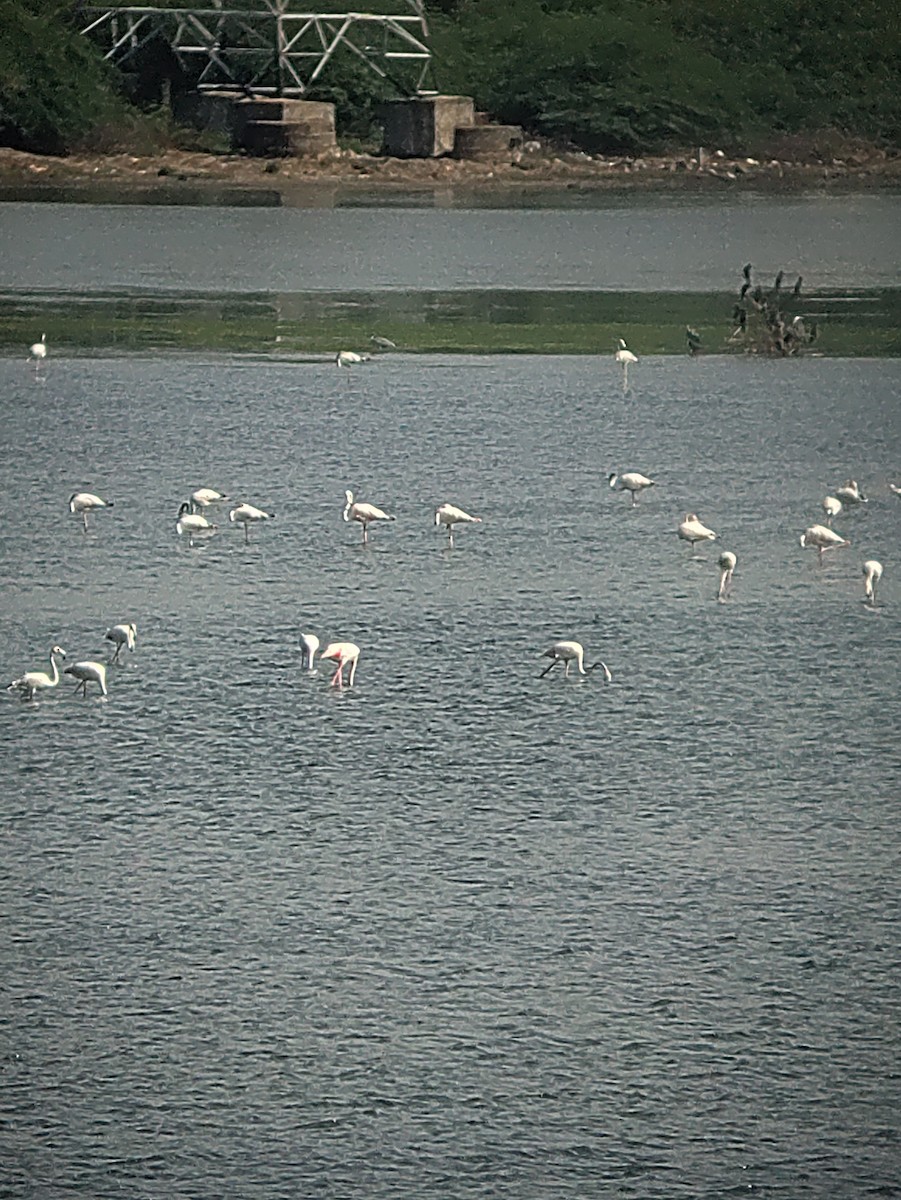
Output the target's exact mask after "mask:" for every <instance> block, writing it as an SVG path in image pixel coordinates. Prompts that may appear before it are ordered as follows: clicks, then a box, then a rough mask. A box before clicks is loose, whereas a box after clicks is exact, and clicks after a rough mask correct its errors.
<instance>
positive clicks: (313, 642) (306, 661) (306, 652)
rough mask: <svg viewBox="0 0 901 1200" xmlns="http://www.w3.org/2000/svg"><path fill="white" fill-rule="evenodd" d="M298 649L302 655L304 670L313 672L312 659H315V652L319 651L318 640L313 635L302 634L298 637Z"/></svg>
mask: <svg viewBox="0 0 901 1200" xmlns="http://www.w3.org/2000/svg"><path fill="white" fill-rule="evenodd" d="M300 649H301V654H302V655H303V666H304V670H306V671H312V670H313V659H314V658H315V657H316V651H317V650H318V649H319V638H318V637H317V636H316V634H315V633H302V634H301V635H300Z"/></svg>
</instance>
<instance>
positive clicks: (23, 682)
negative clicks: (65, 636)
mask: <svg viewBox="0 0 901 1200" xmlns="http://www.w3.org/2000/svg"><path fill="white" fill-rule="evenodd" d="M65 657H66V652H65V650H63V648H62V646H54V647H53V648H52V650H51V651H50V666H51V667H52V668H53V673H52V674H51V675H48V674H47V672H46V671H26V672H25V674H24V675H20V676H19V678H18V679H14V680H13V681H12V683H11V684H9V686H8V687H7V689H6V690H7V691H8V692H11V691H12V690H13V689H14V688H18V689H19V691H20V692H24V693H25V698H26V699H27V700H33V699H34V694H35V692H40V691H43V690H44V689H45V688H54V687H56V685H57V684H58V683H59V664H58V663H57V661H56V660H57V658H65Z"/></svg>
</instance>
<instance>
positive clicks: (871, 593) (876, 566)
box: [863, 558, 882, 608]
mask: <svg viewBox="0 0 901 1200" xmlns="http://www.w3.org/2000/svg"><path fill="white" fill-rule="evenodd" d="M881 578H882V563H881V562H879V561H878V559H875V558H868V559H867V561H866V562H865V563H864V564H863V587H864V591H865V592H866V594H867V599H868V600H869V602H870V604H872V605H873V607H874V608H875V607H876V584H877V583H878V582H879V580H880V579H881Z"/></svg>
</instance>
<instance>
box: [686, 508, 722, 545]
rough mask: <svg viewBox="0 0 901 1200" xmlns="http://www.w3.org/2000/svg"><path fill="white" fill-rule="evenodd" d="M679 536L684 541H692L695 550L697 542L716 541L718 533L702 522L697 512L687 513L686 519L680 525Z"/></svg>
mask: <svg viewBox="0 0 901 1200" xmlns="http://www.w3.org/2000/svg"><path fill="white" fill-rule="evenodd" d="M679 537H680V538H682V540H683V541H684V542H690V543H691V548H692V550H694V548H695V542H715V541H716V534H715V533H714V532H713V530H712V529H708V528H707V526H706V525H704V524H702V523H701V522H700V521H699V520H698V518H697V516H696V514H695V513H686V514H685V520H684V521H683V522H682V523H681V525H680V526H679Z"/></svg>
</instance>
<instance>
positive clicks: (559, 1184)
mask: <svg viewBox="0 0 901 1200" xmlns="http://www.w3.org/2000/svg"><path fill="white" fill-rule="evenodd" d="M630 385H631V387H630V389H629V390H628V391H627V392H625V393H624V392H623V390H622V386H621V382H620V378H619V375H618V373H617V371H616V368H615V367H614V366H613V364H612V363H611V362H610V361H609V359H608V358H606V357H605V358H604V359H603V360H599V359H596V358H588V357H584V358H559V357H540V356H531V357H528V358H509V357H500V356H498V357H493V358H490V359H470V358H462V357H456V358H442V357H426V358H423V359H416V360H413V359H409V358H404V357H391V356H389V357H386V358H383V359H380V360H378V361H377V362H375V363H373V364H370V365H369V366H368V367H367V368H365V369H363V370H359V371H343V372H342V371H337V370H336V369H335V368H334V366H330V365H326V364H286V363H268V362H255V361H254V362H252V361H248V360H246V359H238V358H234V359H228V358H221V357H210V358H200V357H191V358H181V357H171V358H156V359H145V360H137V361H136V360H130V359H124V358H122V359H96V360H67V359H65V358H56V359H53V360H51V361H49V362H48V364H47V365H46V368H45V369H44V373H43V376H42V377H41V379H40V380H39V381H38V382H35V380H34V376H33V372H32V371H31V370H30V369H29V368H28V367H27V366H26V365H25V364H23V363H21V362H12V361H2V362H0V397H2V400H0V404H2V411H3V418H4V426H5V432H6V444H7V446H8V447H11V448H13V449H12V452H10V451H9V450H8V452H7V454H6V455H5V456H4V457H3V459H2V464H0V491H2V495H3V496H4V500H5V508H6V520H5V526H4V537H3V539H2V541H0V595H2V599H3V602H4V603H3V610H4V612H5V613H6V614H7V617H6V638H5V649H4V663H5V665H4V670H5V671H6V672H7V676H8V678H12V677H13V676H14V675H16V674H18V673H19V672H20V671H21V670H23V669H25V668H33V667H37V666H39V665H40V660H41V658H42V656H43V655H44V653H45V648H46V647H49V645H50V644H51V643H52V642H53V641H60V643H61V644H62V645H64V646H65V648H66V649H67V651H68V652H69V655H70V658H85V657H87V658H92V657H99V656H102V655H103V653H104V650H105V643H104V640H103V632H104V630H105V629H106V628H107V626H108V625H110V624H112V623H113V622H116V621H121V620H134V621H136V622H137V626H138V646H137V650H136V653H135V654H134V655H133V656H131V657H130V658H129V660H128V661H127V663H126V664H125V665H123V666H122V667H111V668H110V695H109V698H108V700H106V701H102V700H99V699H96V698H93V697H92V698H89V699H88V700H85V701H82V700H79V699H76V698H74V697H73V696H72V695H71V687H70V685H69V682H68V681H67V682H66V686H64V687H60V688H58V689H57V690H56V691H55V692H54V693H52V694H49V695H46V696H44V697H42V698H41V699H40V700H39V701H38V702H37V703H36V704H34V705H27V704H22V703H21V702H19V701H18V700H16V699H15V698H13V697H12V696H6V698H5V701H4V702H3V703H2V705H0V720H2V723H3V729H4V735H5V744H6V746H7V747H8V751H7V754H6V756H5V757H4V760H3V761H4V775H5V777H6V787H5V788H4V794H5V797H6V798H5V801H4V805H3V821H4V829H3V833H4V841H5V845H6V855H5V866H6V869H5V871H4V873H3V875H2V878H0V911H2V914H3V918H4V919H3V929H4V940H5V946H4V951H3V963H4V971H3V1008H2V1013H3V1023H2V1034H3V1038H2V1051H0V1052H2V1055H3V1065H4V1083H5V1087H4V1089H3V1092H2V1097H0V1106H2V1125H0V1161H2V1162H3V1163H4V1175H5V1183H4V1194H6V1195H10V1196H15V1197H23V1198H24V1197H28V1198H29V1200H31V1198H34V1197H39V1198H45V1197H47V1198H50V1197H53V1198H54V1200H55V1198H56V1197H59V1196H63V1195H65V1196H71V1195H79V1196H85V1197H91V1198H92V1200H105V1198H106V1197H119V1196H123V1195H127V1196H132V1197H171V1196H179V1197H192V1198H193V1197H197V1198H204V1200H206V1198H208V1197H209V1198H210V1200H212V1198H214V1197H215V1198H217V1200H218V1198H220V1197H224V1196H227V1197H236V1198H237V1197H242V1198H243V1197H266V1198H267V1200H268V1198H269V1197H292V1198H293V1197H296V1196H298V1195H301V1194H302V1195H317V1196H328V1197H336V1198H337V1197H347V1196H360V1197H364V1196H365V1197H367V1200H371V1198H382V1197H393V1196H399V1195H404V1196H408V1195H425V1194H428V1195H437V1194H440V1195H443V1196H448V1197H461V1198H462V1197H475V1196H485V1197H488V1196H492V1197H496V1196H509V1197H511V1198H512V1197H516V1198H517V1200H521V1198H524V1197H529V1198H531V1197H536V1198H537V1197H541V1198H544V1197H547V1198H548V1200H550V1198H551V1197H561V1196H571V1197H574V1198H575V1197H580V1198H581V1197H585V1196H606V1195H620V1196H627V1197H628V1196H634V1197H642V1198H655V1197H660V1198H661V1200H662V1198H667V1200H670V1198H672V1197H686V1198H688V1197H692V1198H694V1197H722V1196H728V1195H730V1194H733V1193H734V1194H738V1193H739V1192H740V1193H742V1194H745V1193H747V1192H748V1191H755V1192H758V1193H760V1194H763V1195H766V1196H769V1197H785V1200H799V1198H800V1200H805V1198H808V1197H823V1198H825V1197H830V1198H832V1197H835V1196H842V1195H845V1196H849V1195H854V1196H876V1195H892V1194H895V1193H896V1192H897V1191H898V1190H899V1186H901V1178H899V1175H901V1171H899V1164H898V1153H897V1110H898V1100H899V1094H898V1083H897V1078H896V1074H897V1073H896V1072H895V1070H894V1067H893V1063H894V1060H895V1057H896V1055H897V1046H898V1032H897V1019H896V1009H897V996H896V992H897V979H896V973H897V960H898V937H897V928H898V925H897V922H898V890H897V886H896V875H897V859H898V832H897V814H896V797H897V780H898V765H899V762H898V759H899V754H898V737H897V735H898V702H897V675H898V665H899V651H901V628H899V620H898V604H899V600H898V595H899V593H898V584H897V578H896V576H897V559H898V555H897V547H898V529H899V520H901V501H899V499H898V497H896V496H894V495H892V494H891V493H890V492H889V491H888V488H887V484H888V482H889V481H894V482H901V479H899V475H898V471H899V467H901V422H899V418H898V410H897V399H896V398H897V394H898V389H899V385H901V365H899V362H898V361H897V360H883V361H879V362H875V361H855V362H849V361H844V360H832V361H829V362H826V361H823V360H819V361H818V360H812V359H808V360H781V361H778V362H771V361H757V360H753V361H749V360H744V359H741V360H729V359H724V358H710V359H701V360H697V361H691V360H688V359H686V358H680V359H676V358H653V357H649V358H642V360H641V361H640V362H639V364H638V365H637V367H636V368H634V369H633V370H632V372H631V373H630ZM613 469H623V470H625V469H638V470H642V471H644V472H646V473H647V474H649V475H651V476H652V477H653V478H655V479H656V480H657V484H656V486H655V487H654V488H652V489H651V490H650V491H648V492H646V493H645V494H644V495H643V497H642V499H641V503H640V505H639V507H638V508H637V509H634V510H633V509H630V507H629V504H628V501H627V499H626V498H625V496H624V495H622V494H620V493H618V492H616V493H614V492H612V491H611V490H610V489H609V488H608V487H607V485H606V478H605V477H606V474H607V472H608V471H610V470H613ZM849 475H853V476H855V477H856V478H857V479H858V480H859V481H860V483H861V484H862V486H863V487H864V488H865V490H866V491H867V492H869V494H870V496H871V502H870V504H869V505H868V506H867V507H866V509H864V510H862V511H856V512H849V513H843V514H842V515H841V519H839V520H837V521H836V522H835V524H836V527H837V528H838V529H839V530H840V531H841V532H842V533H844V534H846V535H847V536H848V537H850V539H851V541H852V545H851V547H850V548H849V549H845V550H841V551H837V552H835V553H833V554H831V555H827V558H826V561H825V562H824V564H823V566H822V567H818V566H817V563H816V556H815V555H814V554H813V553H812V552H804V551H802V550H801V548H800V546H799V545H798V536H799V534H800V532H801V531H802V530H803V528H804V527H805V526H806V525H807V524H810V523H811V522H813V521H816V520H818V519H819V518H820V510H819V501H820V499H821V498H822V497H823V496H824V495H825V494H826V493H827V491H829V490H832V489H834V488H835V487H837V486H838V485H840V484H841V482H842V481H843V480H844V479H845V478H847V477H848V476H849ZM199 484H206V485H212V486H216V487H220V488H223V489H225V490H227V491H229V493H230V494H231V495H232V496H234V497H237V498H242V499H248V500H250V501H252V502H255V503H258V504H261V505H262V506H263V507H267V508H269V507H271V508H272V509H273V510H275V512H276V513H277V516H276V518H275V520H274V521H272V522H269V523H268V524H266V525H264V526H262V527H260V528H255V529H254V530H253V532H252V534H251V542H250V545H249V546H247V547H245V546H244V545H243V540H242V537H241V534H240V532H238V531H236V530H235V529H233V528H229V527H228V523H227V520H225V519H224V514H220V516H219V522H220V528H219V530H218V531H217V533H216V535H215V536H214V537H213V538H212V539H211V540H210V541H209V542H208V543H206V544H204V545H203V546H198V547H196V548H195V549H193V550H191V549H189V548H187V547H186V546H184V545H180V544H179V543H178V540H177V538H176V536H175V532H174V520H175V512H176V509H177V506H178V503H179V501H180V500H181V499H182V498H183V497H184V496H185V495H186V493H187V492H188V491H189V490H190V489H191V488H192V487H195V486H197V485H199ZM83 487H87V488H90V489H91V490H95V491H98V492H100V493H101V494H104V495H109V496H110V497H112V498H114V499H115V502H116V503H115V507H114V508H113V509H112V510H111V511H108V512H103V513H99V514H96V515H95V517H94V518H92V520H91V525H90V532H89V533H88V535H87V536H85V535H84V534H83V533H82V532H81V530H80V526H79V524H78V521H77V519H76V518H74V517H71V516H70V515H69V514H68V512H67V511H66V498H67V497H68V495H69V494H70V493H71V492H72V491H74V490H76V489H80V488H83ZM345 487H352V488H353V489H354V490H355V491H356V492H357V494H358V496H359V498H361V499H367V500H370V501H372V502H375V503H377V504H379V505H382V506H383V507H385V508H386V509H387V510H389V511H390V512H393V513H395V514H396V516H397V520H396V522H394V523H393V524H391V525H384V526H380V527H378V528H375V529H374V530H373V532H372V540H371V545H370V546H369V548H368V549H363V548H362V547H361V546H360V544H359V531H358V530H356V529H355V528H353V527H351V526H348V525H345V524H343V523H342V521H341V507H342V503H343V490H344V488H345ZM443 500H452V501H453V502H455V503H457V504H460V505H462V506H463V507H464V508H467V509H468V510H469V511H470V512H473V513H476V514H479V515H481V516H482V517H483V523H482V524H481V525H480V526H475V527H471V528H467V529H463V530H462V531H461V532H460V533H459V535H458V539H457V547H456V549H454V550H453V551H448V550H447V549H446V548H445V546H444V541H443V538H442V537H441V535H440V534H439V532H438V531H437V530H435V529H434V527H433V526H432V525H431V515H432V512H433V507H434V505H435V504H436V503H438V502H441V501H443ZM690 510H692V511H696V512H697V513H698V514H699V515H700V516H701V518H702V520H704V521H705V522H706V523H707V524H708V525H710V526H712V527H713V528H714V529H716V530H717V531H719V533H720V540H719V541H718V543H717V544H716V545H715V546H712V547H707V548H706V549H703V550H699V551H698V553H697V555H696V556H692V554H691V553H690V551H689V549H688V548H687V547H686V546H685V545H683V544H681V543H679V542H678V539H677V538H676V536H675V529H676V526H677V525H678V522H679V520H680V519H681V517H682V516H683V515H684V513H685V512H687V511H690ZM720 549H731V550H733V551H735V552H736V553H737V554H738V560H739V563H738V570H737V573H736V578H735V585H734V592H733V595H732V597H731V599H730V600H729V601H728V603H726V604H722V605H720V604H717V603H716V601H715V598H714V597H715V590H716V582H717V569H716V557H717V553H718V551H719V550H720ZM869 557H877V558H880V559H881V560H882V561H883V562H884V564H885V567H886V572H885V578H884V580H883V590H882V592H881V595H880V603H879V606H878V607H877V609H876V610H875V611H869V610H868V609H867V608H866V606H865V605H864V604H863V603H862V597H863V588H862V579H861V575H860V564H861V562H862V561H863V560H864V559H865V558H869ZM306 630H311V631H315V632H317V633H318V634H319V635H320V636H321V637H323V638H352V639H354V640H356V641H358V642H359V644H360V645H361V647H362V655H361V659H360V667H359V671H358V675H357V683H356V686H355V687H354V688H353V689H352V690H345V691H344V692H343V693H339V692H337V690H334V689H330V688H329V687H328V686H327V675H326V672H325V671H324V670H320V672H319V674H317V675H315V676H312V677H308V676H305V675H304V674H303V673H302V672H301V670H300V668H299V654H298V649H297V641H298V635H299V633H300V632H301V631H306ZM573 637H574V638H578V639H579V640H581V641H583V642H584V643H585V646H586V648H587V652H588V658H589V660H590V661H591V660H593V659H594V658H595V656H599V655H600V656H603V658H604V659H605V661H607V662H608V663H609V665H610V667H611V669H612V671H613V675H614V681H613V683H612V684H611V685H609V686H605V685H604V683H603V681H602V680H601V679H600V678H599V673H595V674H593V675H590V676H588V677H587V678H586V679H571V680H564V678H563V677H562V672H560V669H559V668H558V669H557V670H556V671H554V672H552V673H551V675H550V676H548V677H547V678H545V679H542V680H539V679H538V678H537V676H538V674H539V671H540V670H541V669H542V668H543V666H544V665H545V661H546V660H542V659H541V657H540V654H541V651H542V650H543V649H544V648H545V647H546V646H547V645H549V644H550V643H551V642H552V641H554V640H556V639H558V638H573Z"/></svg>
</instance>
